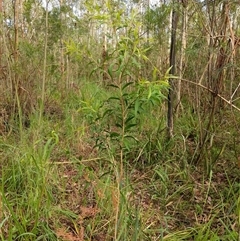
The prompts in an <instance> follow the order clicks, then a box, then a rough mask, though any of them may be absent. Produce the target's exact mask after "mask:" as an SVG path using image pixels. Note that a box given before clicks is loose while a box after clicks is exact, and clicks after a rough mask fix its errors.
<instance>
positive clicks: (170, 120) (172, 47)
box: [167, 0, 178, 138]
mask: <svg viewBox="0 0 240 241" xmlns="http://www.w3.org/2000/svg"><path fill="white" fill-rule="evenodd" d="M175 7H176V6H175V0H173V10H172V19H171V21H172V26H171V43H170V68H171V69H170V72H169V73H170V75H174V74H175V59H176V30H177V22H178V15H177V11H176V9H175ZM169 85H170V88H169V92H168V115H167V125H168V137H169V138H171V137H172V136H173V91H174V84H173V79H169Z"/></svg>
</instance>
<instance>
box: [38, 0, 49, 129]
mask: <svg viewBox="0 0 240 241" xmlns="http://www.w3.org/2000/svg"><path fill="white" fill-rule="evenodd" d="M48 3H49V0H47V1H46V16H45V39H44V50H43V51H44V59H43V76H42V89H41V101H40V111H39V125H40V124H41V121H42V115H43V110H44V101H45V86H46V75H47V51H48V47H47V45H48Z"/></svg>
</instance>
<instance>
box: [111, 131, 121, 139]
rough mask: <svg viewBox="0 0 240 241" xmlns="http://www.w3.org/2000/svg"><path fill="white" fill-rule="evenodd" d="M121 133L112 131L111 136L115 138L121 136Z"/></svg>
mask: <svg viewBox="0 0 240 241" xmlns="http://www.w3.org/2000/svg"><path fill="white" fill-rule="evenodd" d="M119 136H120V134H119V133H117V132H110V137H111V138H113V137H119Z"/></svg>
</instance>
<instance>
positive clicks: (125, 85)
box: [122, 82, 134, 90]
mask: <svg viewBox="0 0 240 241" xmlns="http://www.w3.org/2000/svg"><path fill="white" fill-rule="evenodd" d="M133 83H134V82H128V83H126V84H124V85H123V86H122V90H124V89H126V88H127V87H128V86H129V85H132V84H133Z"/></svg>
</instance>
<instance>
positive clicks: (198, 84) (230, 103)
mask: <svg viewBox="0 0 240 241" xmlns="http://www.w3.org/2000/svg"><path fill="white" fill-rule="evenodd" d="M181 80H182V81H185V82H188V83H190V84H193V85H197V86H199V87H201V88H203V89H205V90H207V91H209V92H210V93H212V94H214V95H216V96H217V97H218V98H220V99H221V100H223V101H224V102H225V103H227V104H228V105H230V106H231V107H232V108H234V109H235V110H237V111H239V112H240V108H238V107H237V106H236V105H234V104H232V102H231V100H227V99H225V98H224V97H222V96H221V95H219V94H218V93H216V92H215V91H213V90H211V89H209V88H208V87H206V86H204V85H202V84H200V83H196V82H193V81H191V80H187V79H181Z"/></svg>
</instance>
